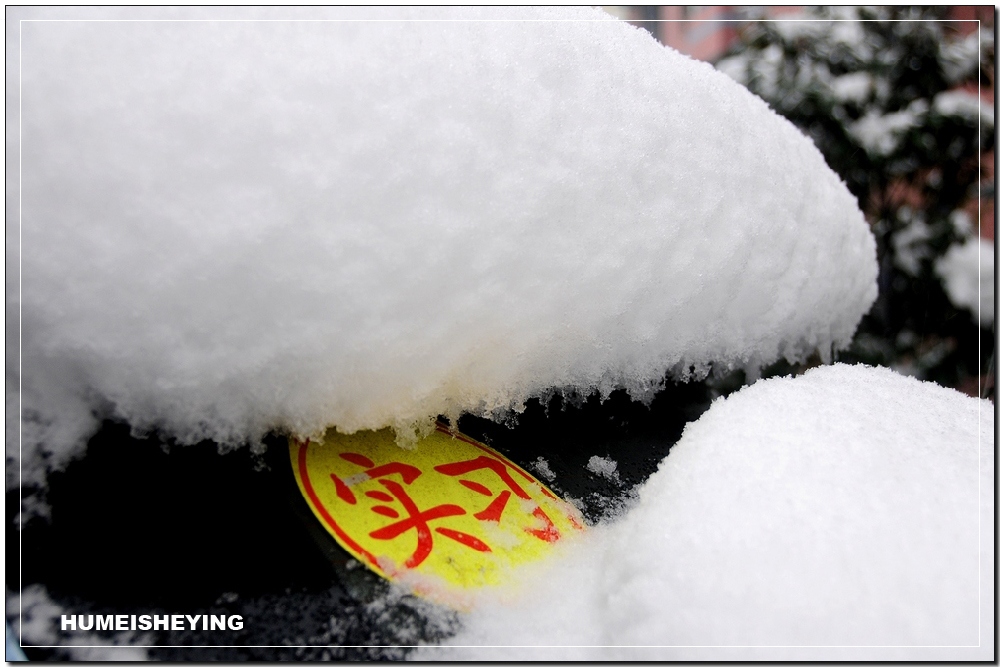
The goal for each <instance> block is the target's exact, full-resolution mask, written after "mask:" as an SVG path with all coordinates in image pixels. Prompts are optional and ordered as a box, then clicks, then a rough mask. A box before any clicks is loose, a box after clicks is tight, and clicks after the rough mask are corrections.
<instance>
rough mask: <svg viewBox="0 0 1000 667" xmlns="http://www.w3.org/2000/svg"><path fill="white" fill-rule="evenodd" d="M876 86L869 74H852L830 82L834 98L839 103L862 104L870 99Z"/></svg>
mask: <svg viewBox="0 0 1000 667" xmlns="http://www.w3.org/2000/svg"><path fill="white" fill-rule="evenodd" d="M874 86H875V82H874V80H873V79H872V76H871V74H869V73H868V72H851V73H850V74H844V75H842V76H838V77H835V78H834V79H832V80H831V81H830V88H831V90H832V92H833V97H834V99H836V100H837V101H839V102H856V103H859V104H860V103H861V102H864V101H866V100H867V99H868V97H869V95H871V92H872V90H873V88H874Z"/></svg>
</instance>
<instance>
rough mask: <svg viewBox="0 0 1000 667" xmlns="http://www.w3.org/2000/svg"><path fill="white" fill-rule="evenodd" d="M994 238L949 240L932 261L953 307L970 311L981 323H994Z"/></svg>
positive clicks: (973, 317) (983, 324)
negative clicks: (947, 245) (938, 256)
mask: <svg viewBox="0 0 1000 667" xmlns="http://www.w3.org/2000/svg"><path fill="white" fill-rule="evenodd" d="M993 253H994V247H993V241H991V240H989V239H983V238H970V239H967V240H966V241H964V242H962V243H955V244H952V246H951V247H950V248H948V252H946V253H945V254H944V255H942V256H941V258H940V259H938V260H937V262H935V264H934V271H935V272H936V273H937V274H938V275H939V276H940V277H941V281H942V284H943V285H944V289H945V292H946V293H947V294H948V298H949V299H951V302H952V303H953V304H954V305H955V307H956V308H964V309H966V310H968V311H970V312H971V313H972V319H974V320H976V321H977V322H979V325H980V326H981V327H987V328H988V327H990V326H992V325H993V316H994V311H993V296H994V293H993V282H994V281H993V278H994V261H995V259H994V255H993Z"/></svg>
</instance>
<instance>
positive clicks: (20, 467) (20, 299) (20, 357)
mask: <svg viewBox="0 0 1000 667" xmlns="http://www.w3.org/2000/svg"><path fill="white" fill-rule="evenodd" d="M23 26H24V23H23V22H21V21H19V22H18V24H17V504H18V506H17V515H18V519H19V521H18V523H19V525H18V527H17V587H18V591H17V620H18V623H17V643H18V644H19V645H22V646H23V644H22V639H23V637H22V635H23V632H24V630H23V626H24V624H23V623H22V622H21V619H23V618H24V530H23V524H22V522H21V521H20V518H21V513H22V512H23V511H24V436H23V430H24V419H23V416H24V415H23V408H22V404H23V397H24V390H23V388H22V385H23V382H24V349H23V348H24V335H23V329H24V315H23V313H22V311H23V308H24V278H23V275H22V274H23V268H22V267H23V265H24V260H23V257H24V251H23V249H22V235H23V228H24V225H23V224H22V218H23V208H24V196H23V195H22V185H23V181H24V178H23V176H22V172H23V169H22V166H21V164H22V158H23V156H24V139H23V136H22V135H23V134H24V132H23V130H22V125H23V118H24V114H23V113H22V111H21V109H22V106H23V104H24V95H23V94H22V92H21V89H22V86H23V83H24V77H23V76H22V75H21V70H22V66H23V64H24V57H23V55H22V47H23V45H24V39H22V36H21V30H22V28H23ZM5 426H6V425H5ZM4 449H5V450H6V447H4ZM5 456H6V451H5ZM4 620H6V619H4ZM5 657H6V656H5Z"/></svg>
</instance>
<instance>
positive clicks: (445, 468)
mask: <svg viewBox="0 0 1000 667" xmlns="http://www.w3.org/2000/svg"><path fill="white" fill-rule="evenodd" d="M484 469H486V470H491V471H493V472H494V473H495V474H496V475H497V477H499V478H500V479H501V481H503V483H504V484H506V485H507V488H508V489H509V490H504V491H502V492H501V493H500V495H499V496H497V497H496V498H494V499H493V501H491V502H490V504H489V505H488V506H487V507H486V509H484V510H483V511H481V512H476V513H475V514H473V515H472V516H474V517H476V518H477V519H479V520H480V521H496V522H497V523H499V522H500V517H501V516H502V515H503V511H504V508H506V507H507V501H508V500H510V494H511V492H513V493H514V495H515V496H517V497H518V498H521V499H522V500H528V501H530V500H531V496H529V495H528V493H527V492H526V491H525V490H524V489H523V488H521V485H520V484H518V483H517V482H516V481H515V480H514V478H513V477H511V475H510V473H509V472H508V471H507V464H506V463H504V462H503V461H500V460H498V459H495V458H493V457H491V456H480V457H479V458H475V459H470V460H468V461H458V462H456V463H445V464H442V465H439V466H434V470H436V471H438V472H440V473H443V474H445V475H448V476H450V477H456V476H458V475H464V474H466V473H469V472H472V471H473V470H484ZM459 484H461V485H463V486H465V487H466V488H468V489H471V490H473V491H475V492H476V493H479V494H482V495H484V496H492V495H493V492H492V491H490V489H488V488H487V487H485V486H483V485H482V484H479V483H478V482H473V481H470V480H466V479H461V480H459ZM531 514H532V516H534V517H535V518H536V519H538V520H539V521H541V522H542V524H543V526H542V528H525V531H526V532H528V533H530V534H532V535H534V536H535V537H537V538H538V539H540V540H545V541H546V542H555V541H556V540H558V539H559V530H558V529H557V528H556V527H555V525H554V524H553V523H552V519H550V518H549V516H548V515H547V514H546V513H545V511H544V510H542V508H541V507H539V506H538V505H537V504H536V505H535V508H534V509H533V510H532V512H531Z"/></svg>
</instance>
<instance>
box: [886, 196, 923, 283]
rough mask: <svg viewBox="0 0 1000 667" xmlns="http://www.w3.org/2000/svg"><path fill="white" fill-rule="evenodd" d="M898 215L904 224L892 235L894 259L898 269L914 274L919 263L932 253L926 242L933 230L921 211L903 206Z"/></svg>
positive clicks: (917, 270)
mask: <svg viewBox="0 0 1000 667" xmlns="http://www.w3.org/2000/svg"><path fill="white" fill-rule="evenodd" d="M899 217H900V218H901V219H902V220H903V221H904V222H905V223H906V225H905V226H904V227H902V228H901V229H900V230H899V231H897V232H896V233H895V234H893V236H892V247H893V250H894V253H893V254H894V256H895V257H894V261H895V264H896V266H898V267H899V268H900V269H902V270H903V271H905V272H906V273H908V274H910V275H911V276H916V275H918V274H919V273H920V263H921V262H922V261H923V260H925V259H927V258H928V257H930V256H931V255H932V252H931V249H930V247H929V246H928V245H927V242H928V241H929V240H930V239H931V237H932V236H933V232H932V231H931V228H930V225H928V224H927V221H926V220H925V216H924V213H923V211H916V212H914V211H912V210H911V209H910V208H909V207H903V208H901V209H900V213H899Z"/></svg>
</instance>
